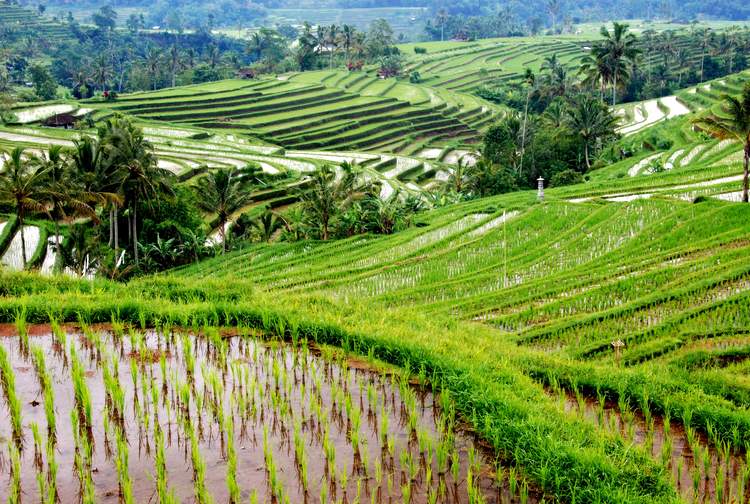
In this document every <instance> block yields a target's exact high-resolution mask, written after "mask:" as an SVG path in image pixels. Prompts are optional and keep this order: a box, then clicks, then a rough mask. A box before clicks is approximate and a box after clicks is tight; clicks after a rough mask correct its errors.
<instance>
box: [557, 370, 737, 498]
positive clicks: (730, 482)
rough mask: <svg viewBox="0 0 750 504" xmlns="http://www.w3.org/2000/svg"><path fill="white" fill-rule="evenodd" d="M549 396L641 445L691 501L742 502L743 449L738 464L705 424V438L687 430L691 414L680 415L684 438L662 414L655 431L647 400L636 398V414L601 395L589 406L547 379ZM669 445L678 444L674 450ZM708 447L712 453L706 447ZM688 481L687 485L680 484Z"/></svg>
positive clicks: (625, 404) (576, 393)
mask: <svg viewBox="0 0 750 504" xmlns="http://www.w3.org/2000/svg"><path fill="white" fill-rule="evenodd" d="M553 393H556V394H558V396H559V397H560V400H559V402H558V404H559V407H560V408H561V409H566V408H567V407H568V405H569V404H570V405H572V406H571V408H572V410H573V412H574V413H575V414H576V415H577V416H579V418H581V419H582V420H584V421H589V422H593V423H596V425H597V426H598V427H599V428H601V429H603V430H605V431H607V432H609V433H611V434H614V435H615V436H617V437H620V438H622V439H623V441H625V442H627V443H632V444H635V445H639V446H641V447H642V448H643V449H644V450H645V451H646V452H647V453H648V454H650V455H651V456H652V457H653V458H654V460H656V461H657V462H660V463H661V464H662V465H663V466H664V467H666V468H667V469H668V470H669V473H670V474H671V476H672V478H673V482H674V484H675V487H676V488H677V490H678V491H679V492H680V493H681V494H682V495H683V496H685V497H686V498H689V499H692V500H693V501H694V502H706V501H710V498H711V492H712V491H713V500H712V502H716V503H718V504H724V503H725V502H727V501H728V499H729V498H730V496H731V497H732V498H734V499H736V502H739V503H743V502H745V499H746V496H745V489H746V488H748V483H749V482H750V465H749V464H748V461H749V460H748V451H747V449H745V450H744V452H745V456H744V460H740V458H739V456H738V455H739V451H738V450H737V449H733V448H732V445H731V444H730V443H729V442H726V441H723V440H722V439H721V437H720V436H719V435H718V434H717V433H716V432H715V430H714V429H713V427H712V426H711V424H710V423H709V424H708V425H707V431H708V435H707V436H706V438H705V440H704V439H703V438H702V437H701V436H700V435H698V434H697V432H696V431H695V429H694V428H692V427H691V418H690V417H691V415H692V414H691V412H690V411H689V410H688V411H686V412H685V416H684V417H683V418H682V419H681V420H682V422H683V425H682V426H683V430H684V436H682V435H680V434H679V433H675V432H674V431H673V429H672V417H671V415H670V413H669V411H668V410H667V412H665V414H664V415H663V416H662V417H661V418H660V419H659V423H661V428H660V429H659V428H657V419H656V418H655V416H654V415H653V413H652V412H651V408H650V406H649V401H648V397H647V396H646V397H645V398H642V401H641V404H640V406H639V413H640V416H639V415H638V414H636V411H635V410H633V408H632V407H631V406H630V404H629V403H628V401H627V400H625V398H624V394H620V397H619V399H618V403H617V406H616V407H615V408H612V407H609V406H608V405H607V404H606V398H605V397H604V395H603V394H601V393H599V394H597V400H596V401H595V402H594V403H593V405H592V404H591V403H589V401H588V400H587V399H586V397H585V396H584V394H583V393H582V392H581V391H580V390H579V389H578V388H574V392H573V398H574V400H573V401H571V400H570V399H569V398H568V396H567V393H566V392H565V390H563V389H562V388H561V387H559V386H558V385H557V384H556V382H554V381H553ZM675 445H678V446H682V449H681V450H680V451H679V452H675ZM712 446H713V447H714V448H713V449H712V448H711V447H712ZM685 479H689V480H690V481H691V482H692V485H685V484H684V480H685Z"/></svg>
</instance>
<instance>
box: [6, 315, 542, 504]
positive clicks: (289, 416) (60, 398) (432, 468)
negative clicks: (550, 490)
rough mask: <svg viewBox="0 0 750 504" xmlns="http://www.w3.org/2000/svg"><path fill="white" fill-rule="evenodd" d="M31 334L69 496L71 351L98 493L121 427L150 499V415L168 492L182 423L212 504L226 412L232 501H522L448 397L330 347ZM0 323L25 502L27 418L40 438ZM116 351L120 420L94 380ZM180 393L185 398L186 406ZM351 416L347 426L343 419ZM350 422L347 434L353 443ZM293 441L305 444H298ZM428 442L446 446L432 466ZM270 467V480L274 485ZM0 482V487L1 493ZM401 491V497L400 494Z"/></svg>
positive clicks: (137, 489) (136, 481)
mask: <svg viewBox="0 0 750 504" xmlns="http://www.w3.org/2000/svg"><path fill="white" fill-rule="evenodd" d="M29 333H30V338H29V342H30V346H31V347H39V348H41V349H42V351H43V353H44V356H45V364H46V367H47V369H48V372H49V375H50V376H51V387H52V391H53V394H52V395H53V397H54V403H55V410H56V428H57V443H56V445H55V448H54V456H55V459H56V462H57V464H58V467H59V469H58V473H57V477H56V485H57V491H58V494H59V500H60V502H63V503H68V502H71V503H72V502H79V500H80V492H81V483H80V481H79V477H78V475H77V474H78V473H77V472H76V470H75V465H74V464H75V454H76V446H75V442H74V431H73V426H72V422H71V414H74V415H75V414H76V412H77V410H76V401H75V397H74V386H73V380H72V378H71V376H72V375H71V370H72V363H73V359H74V356H73V353H75V355H76V356H77V359H78V361H79V362H80V363H81V364H82V367H83V369H84V375H85V382H86V385H87V388H88V391H89V394H90V401H91V409H92V412H93V415H92V420H93V422H92V429H91V440H92V443H93V454H92V459H91V468H90V474H91V478H92V480H93V486H94V492H95V498H96V502H105V503H106V502H120V501H122V497H121V484H120V478H119V477H118V472H117V470H116V463H115V459H116V455H117V452H118V447H117V443H116V442H115V439H116V433H117V432H118V429H121V430H119V432H121V433H122V435H123V436H124V438H125V439H127V457H128V465H127V472H128V474H129V478H130V481H131V486H132V492H133V500H134V502H144V503H145V502H158V496H157V490H156V487H157V484H156V476H155V472H156V465H155V464H156V463H155V460H156V448H157V442H156V438H155V427H154V426H155V425H157V424H158V425H159V427H160V429H161V432H163V440H164V441H163V448H164V455H165V462H166V464H165V465H166V472H167V484H168V486H169V489H170V491H173V492H174V494H175V496H176V497H177V498H178V499H179V501H180V502H198V501H199V499H197V498H196V490H195V487H196V483H195V481H196V477H195V470H194V460H193V451H192V449H191V447H192V445H191V442H190V437H189V431H192V432H193V433H194V437H195V439H196V440H197V447H198V451H199V454H200V456H199V460H202V462H203V463H205V487H206V489H207V490H208V493H209V494H210V496H211V498H212V499H213V501H214V502H228V501H229V500H230V498H229V495H230V494H229V491H228V489H227V483H226V481H227V472H228V468H229V463H228V461H229V459H230V457H229V455H228V451H229V443H228V442H227V436H228V434H227V432H228V427H229V425H230V424H231V426H232V431H233V433H234V435H233V437H232V439H233V440H234V443H233V445H234V451H235V453H236V467H237V469H236V480H237V482H238V484H239V487H240V493H241V501H242V502H250V499H251V494H252V493H254V492H257V498H258V499H257V501H258V502H291V503H298V502H299V503H302V502H310V503H313V502H315V503H318V502H321V501H323V502H344V503H349V502H362V503H366V502H380V503H400V502H404V501H405V500H409V501H410V502H412V503H430V502H451V503H469V502H470V494H471V493H474V492H476V493H478V494H481V496H482V497H483V499H484V502H487V503H493V502H522V500H521V497H520V495H519V494H520V493H521V488H522V486H523V487H525V484H522V483H521V482H519V483H518V484H514V485H513V487H514V488H515V490H514V494H513V495H511V489H510V485H509V484H508V474H509V470H508V469H507V468H506V469H505V471H504V475H505V476H504V478H503V483H502V484H499V485H498V483H497V479H496V472H495V466H494V463H493V461H492V460H491V458H490V456H489V455H488V454H487V453H486V452H485V451H483V450H481V449H479V448H478V446H477V445H476V444H475V441H474V439H473V438H472V437H471V436H470V435H468V434H464V433H462V431H461V429H459V428H457V427H454V425H457V423H458V422H457V420H456V419H455V416H454V415H453V414H452V413H451V411H450V405H448V409H446V408H442V407H441V401H440V398H439V397H438V396H433V395H432V394H431V393H429V392H427V391H426V390H423V389H421V388H420V387H417V386H414V385H411V384H409V383H407V382H403V381H402V380H401V379H400V378H398V377H396V376H395V375H392V374H386V373H382V372H381V373H379V372H376V371H373V370H372V369H370V368H369V366H366V365H362V363H354V362H352V361H348V360H346V359H343V358H341V356H336V355H333V352H329V351H324V352H323V353H322V354H321V353H320V352H318V351H315V350H310V349H307V348H304V347H303V348H299V349H292V348H290V347H288V346H283V345H267V344H264V343H262V342H260V341H259V340H257V339H255V338H253V337H252V336H249V335H236V334H235V335H228V334H224V335H223V336H222V337H218V336H217V334H218V333H215V334H214V336H213V338H211V337H206V336H205V335H201V336H198V337H196V336H193V335H186V334H181V333H174V332H172V333H170V334H167V335H162V334H157V333H155V332H147V333H137V332H131V333H130V334H128V331H125V332H124V333H123V334H120V335H118V334H117V333H115V332H112V331H109V330H103V329H102V328H99V330H87V331H85V332H84V331H80V330H77V329H73V328H65V329H63V330H62V331H59V332H58V334H57V335H53V334H52V332H51V331H50V328H49V327H30V328H29ZM0 335H2V336H3V337H2V338H1V339H0V344H1V345H3V346H4V347H5V349H6V350H7V351H8V353H9V355H10V359H11V365H12V368H13V370H14V373H15V381H16V383H15V386H16V391H17V394H18V396H19V397H20V400H21V404H22V421H23V426H24V440H23V450H22V452H21V486H22V495H23V500H24V501H25V502H38V501H39V498H38V495H39V489H38V483H37V473H38V472H39V469H37V467H36V466H35V464H34V459H35V443H34V440H33V437H32V430H31V428H30V424H31V423H32V422H35V423H36V424H38V426H39V431H40V432H41V433H42V435H41V438H42V444H43V445H45V444H46V442H47V424H46V416H45V408H44V401H45V399H44V394H43V393H42V385H41V383H40V380H39V376H38V373H37V371H36V369H35V367H34V365H33V362H32V359H31V358H30V357H28V356H27V352H26V350H25V346H24V344H23V342H22V340H21V339H20V338H19V337H18V336H16V335H15V331H14V330H13V329H12V328H9V327H7V326H5V327H0ZM217 341H221V342H222V343H217ZM220 346H223V347H224V349H223V351H222V350H218V348H219V347H220ZM115 362H117V363H118V365H119V366H118V369H117V371H118V372H117V374H116V376H117V380H118V381H119V384H120V387H121V388H122V390H123V391H124V411H123V418H124V422H123V423H122V425H121V426H120V427H118V425H119V424H118V422H117V421H116V415H115V414H114V411H115V408H114V406H113V403H112V401H110V400H108V398H107V397H108V395H107V393H106V390H105V386H104V371H103V370H104V368H105V367H107V368H108V369H110V370H112V369H114V368H113V365H114V363H115ZM184 394H187V395H188V396H189V400H188V401H189V402H188V403H187V404H188V405H187V406H186V399H185V395H184ZM154 399H155V401H154ZM2 412H3V413H2V415H1V416H0V438H1V440H2V441H3V442H2V462H3V463H2V464H0V477H2V480H3V483H5V481H10V480H11V473H12V468H11V464H10V463H9V460H10V458H9V448H8V445H9V443H12V442H13V437H12V429H11V420H10V415H9V414H8V408H7V407H6V401H5V400H4V396H3V406H2ZM105 418H106V419H107V420H105ZM357 418H359V421H360V426H359V429H355V428H354V425H355V424H356V423H357ZM222 425H223V426H224V428H222ZM295 431H296V432H295ZM356 432H358V433H359V442H357V443H355V442H353V441H352V435H353V433H354V435H355V436H356ZM82 435H84V436H85V435H86V433H85V432H84V433H83V434H82ZM295 438H297V440H295ZM297 444H300V445H303V446H304V448H302V450H301V451H302V455H299V453H298V452H299V451H300V449H299V448H298V447H296V445H297ZM355 444H356V446H357V449H356V450H355V448H354V445H355ZM441 446H442V448H441ZM120 450H122V447H120ZM440 450H442V451H443V452H445V453H447V454H448V455H447V457H446V461H445V462H444V466H443V468H442V469H441V467H440V464H439V460H438V459H439V458H440V457H438V451H440ZM42 451H43V456H42V460H43V464H42V469H41V472H42V473H43V474H45V476H44V477H45V478H46V477H47V476H46V474H47V468H48V456H47V454H46V451H44V449H43V450H42ZM300 460H304V461H305V462H304V464H301V463H300ZM302 466H304V467H305V469H303V468H302ZM270 467H273V469H271V468H270ZM303 473H305V474H306V478H303ZM274 479H275V480H277V481H278V483H277V485H276V487H275V490H272V485H271V481H272V480H274ZM303 479H304V480H306V481H307V490H305V485H304V484H303ZM469 480H471V488H469V486H470V483H469ZM10 486H11V485H9V484H8V485H6V484H3V485H0V499H2V500H3V501H5V500H6V499H7V498H8V494H9V492H10V491H11V490H10ZM322 493H323V494H324V495H322ZM407 493H408V494H410V495H411V497H410V499H406V498H405V495H404V494H407ZM524 493H525V492H524ZM529 493H530V494H532V495H529V497H528V500H527V502H532V503H533V502H538V500H539V498H538V496H536V495H534V494H533V492H531V491H529Z"/></svg>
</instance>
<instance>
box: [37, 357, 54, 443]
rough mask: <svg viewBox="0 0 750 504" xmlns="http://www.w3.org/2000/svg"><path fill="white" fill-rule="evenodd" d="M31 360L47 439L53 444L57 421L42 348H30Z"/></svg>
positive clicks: (50, 378)
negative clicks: (40, 392)
mask: <svg viewBox="0 0 750 504" xmlns="http://www.w3.org/2000/svg"><path fill="white" fill-rule="evenodd" d="M31 360H32V363H33V365H34V369H35V370H36V374H37V377H38V378H39V387H40V389H41V391H42V395H43V396H44V415H45V418H46V420H47V439H48V440H49V442H50V443H52V445H53V446H54V445H55V444H56V442H57V421H56V414H55V396H54V391H53V387H52V377H51V376H50V374H49V370H48V368H47V363H46V358H45V354H44V350H43V349H42V348H41V347H40V346H37V345H34V346H32V348H31Z"/></svg>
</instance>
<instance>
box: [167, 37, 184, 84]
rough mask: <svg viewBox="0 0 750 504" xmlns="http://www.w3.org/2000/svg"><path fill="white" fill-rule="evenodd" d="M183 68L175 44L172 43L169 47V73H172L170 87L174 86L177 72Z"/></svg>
mask: <svg viewBox="0 0 750 504" xmlns="http://www.w3.org/2000/svg"><path fill="white" fill-rule="evenodd" d="M182 68H183V63H182V57H181V55H180V50H179V49H178V47H177V44H172V47H170V48H169V73H170V74H171V75H172V87H175V82H176V80H177V72H179V71H180V70H181V69H182Z"/></svg>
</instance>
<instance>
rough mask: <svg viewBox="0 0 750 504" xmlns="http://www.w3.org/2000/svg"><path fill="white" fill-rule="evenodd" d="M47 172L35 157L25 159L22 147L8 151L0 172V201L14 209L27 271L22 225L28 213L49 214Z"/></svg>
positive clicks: (22, 255)
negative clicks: (8, 154) (8, 153)
mask: <svg viewBox="0 0 750 504" xmlns="http://www.w3.org/2000/svg"><path fill="white" fill-rule="evenodd" d="M47 171H48V169H47V167H46V166H45V165H44V163H41V162H39V159H37V158H36V157H34V156H26V155H25V153H24V149H23V148H22V147H16V148H14V149H13V150H12V151H11V152H10V157H9V158H8V159H7V160H6V162H5V164H4V167H3V170H2V171H0V202H3V203H8V204H11V205H12V206H13V208H14V209H15V213H16V219H18V224H19V226H20V228H19V231H20V233H21V257H22V260H23V268H24V269H26V238H25V236H24V229H23V228H24V222H25V220H26V216H27V215H29V214H30V213H45V214H49V206H48V203H47V202H48V192H47V190H48V172H47Z"/></svg>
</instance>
